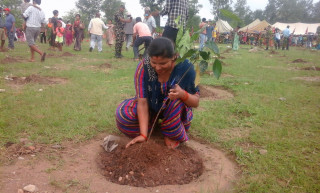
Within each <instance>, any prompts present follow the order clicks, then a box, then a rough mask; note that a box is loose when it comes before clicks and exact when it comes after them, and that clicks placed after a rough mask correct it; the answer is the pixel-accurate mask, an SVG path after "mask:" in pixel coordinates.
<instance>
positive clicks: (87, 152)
mask: <svg viewBox="0 0 320 193" xmlns="http://www.w3.org/2000/svg"><path fill="white" fill-rule="evenodd" d="M103 137H104V136H101V137H97V139H93V140H90V141H88V142H86V143H82V144H70V143H69V144H62V145H61V146H62V148H61V149H53V148H49V147H47V148H46V149H45V150H44V151H41V152H38V153H35V154H31V155H29V154H27V155H26V154H24V155H23V159H15V160H14V161H12V162H10V163H8V164H4V165H2V166H1V167H0V189H1V190H2V191H3V192H5V193H6V192H17V190H18V189H20V188H23V187H24V186H26V185H28V184H34V185H36V186H37V187H38V188H39V192H47V193H53V192H54V193H60V192H103V193H104V192H131V193H133V192H134V193H135V192H139V193H140V192H141V193H147V192H187V193H189V192H190V193H191V192H230V191H232V188H233V185H234V183H235V181H236V180H237V174H238V173H239V170H238V169H237V167H236V165H235V163H234V162H233V161H230V159H229V158H228V157H227V156H226V155H225V154H224V153H223V152H221V151H220V150H217V149H214V148H212V147H211V146H210V145H206V144H201V143H198V142H196V141H193V140H190V141H188V142H187V143H186V145H187V147H190V148H192V149H193V150H194V151H195V152H198V153H199V156H200V157H201V158H202V159H203V166H204V170H203V174H202V175H201V176H200V177H199V178H198V179H195V180H193V181H191V182H190V183H189V184H184V185H160V186H155V187H148V188H141V187H133V186H124V185H119V184H115V183H112V182H110V181H108V180H106V178H105V177H104V176H103V175H102V174H101V169H100V168H99V165H98V164H97V162H96V161H97V160H98V159H99V158H101V157H100V155H99V152H100V153H101V150H102V147H101V146H100V145H101V143H102V140H103ZM127 141H128V139H127ZM162 143H163V142H162ZM140 145H141V144H138V145H136V148H139V146H140ZM146 145H150V148H149V149H150V150H151V149H152V148H151V147H153V144H152V143H150V144H149V143H145V144H144V146H146ZM133 147H134V146H133ZM187 147H182V146H181V147H179V148H180V149H177V150H170V151H172V153H171V154H170V155H171V158H173V156H172V155H173V154H174V155H176V154H178V152H177V151H181V152H183V151H185V152H186V155H185V156H187V155H188V152H189V153H190V154H191V155H193V152H192V151H193V150H191V149H189V150H187V149H186V150H183V148H187ZM161 150H163V151H167V149H166V147H164V145H162V149H161ZM118 151H119V150H118ZM168 151H169V150H168ZM123 153H125V151H123ZM145 153H146V154H147V153H148V154H147V155H150V156H151V157H147V156H145V159H147V158H153V159H155V158H158V157H157V154H152V151H150V152H145ZM156 153H159V152H156ZM141 155H142V153H141ZM187 157H192V156H190V155H188V156H187ZM158 159H159V158H158ZM161 160H162V159H159V162H160V161H161ZM189 160H191V158H190V159H189ZM167 161H168V162H169V161H171V160H167ZM179 161H180V162H185V161H184V160H179ZM126 162H130V161H129V160H126ZM126 162H125V163H124V164H126ZM132 163H133V164H136V163H135V162H134V161H132ZM170 163H171V164H172V165H177V163H172V162H170ZM118 164H119V163H118ZM155 164H156V163H155ZM186 164H187V163H186ZM123 166H124V165H123ZM134 167H137V166H135V165H133V166H132V168H133V169H134ZM150 167H151V166H150ZM139 169H141V170H143V169H144V168H139ZM156 169H158V168H154V170H155V171H154V175H155V176H157V174H156V172H159V171H156ZM162 169H163V168H162ZM169 173H170V170H169ZM135 175H138V172H137V174H135V173H134V174H133V175H132V176H135ZM144 175H145V177H146V173H144ZM130 177H131V176H130ZM163 177H167V176H163ZM124 179H126V178H125V176H124V178H123V180H124Z"/></svg>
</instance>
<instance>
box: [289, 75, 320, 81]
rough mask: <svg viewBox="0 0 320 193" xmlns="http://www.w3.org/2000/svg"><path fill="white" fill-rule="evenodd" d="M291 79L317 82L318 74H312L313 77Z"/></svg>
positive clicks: (319, 78)
mask: <svg viewBox="0 0 320 193" xmlns="http://www.w3.org/2000/svg"><path fill="white" fill-rule="evenodd" d="M293 80H304V81H309V82H319V81H320V76H314V77H307V76H306V77H294V78H293Z"/></svg>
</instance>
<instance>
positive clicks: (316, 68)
mask: <svg viewBox="0 0 320 193" xmlns="http://www.w3.org/2000/svg"><path fill="white" fill-rule="evenodd" d="M302 70H314V71H320V68H319V67H315V66H311V67H306V68H302Z"/></svg>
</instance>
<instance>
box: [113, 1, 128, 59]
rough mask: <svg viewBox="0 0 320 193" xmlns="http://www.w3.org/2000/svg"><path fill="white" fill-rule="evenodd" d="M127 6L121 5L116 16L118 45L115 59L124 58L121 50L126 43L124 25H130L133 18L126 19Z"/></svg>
mask: <svg viewBox="0 0 320 193" xmlns="http://www.w3.org/2000/svg"><path fill="white" fill-rule="evenodd" d="M124 10H125V6H124V5H120V8H119V11H118V12H117V13H116V14H115V15H114V21H115V32H116V45H115V52H116V53H115V57H116V58H122V57H123V56H122V54H121V50H122V44H123V41H124V34H125V33H124V25H125V23H130V22H131V21H132V18H129V19H124Z"/></svg>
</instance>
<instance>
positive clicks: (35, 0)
mask: <svg viewBox="0 0 320 193" xmlns="http://www.w3.org/2000/svg"><path fill="white" fill-rule="evenodd" d="M29 2H30V1H29ZM34 2H36V4H38V5H41V0H34Z"/></svg>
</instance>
